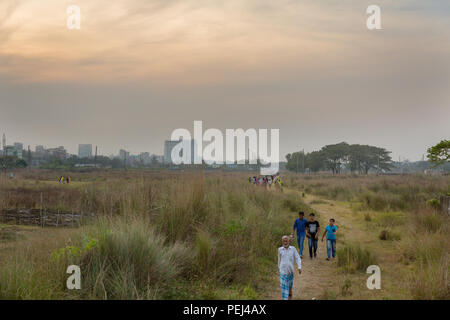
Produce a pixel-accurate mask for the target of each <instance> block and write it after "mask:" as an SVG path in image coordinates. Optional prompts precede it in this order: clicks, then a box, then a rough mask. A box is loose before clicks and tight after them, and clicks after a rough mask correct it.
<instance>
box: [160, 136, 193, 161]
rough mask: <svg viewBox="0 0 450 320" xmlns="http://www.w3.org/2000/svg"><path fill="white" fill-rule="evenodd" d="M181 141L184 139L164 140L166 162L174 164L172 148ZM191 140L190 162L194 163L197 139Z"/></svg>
mask: <svg viewBox="0 0 450 320" xmlns="http://www.w3.org/2000/svg"><path fill="white" fill-rule="evenodd" d="M181 141H182V140H178V141H177V140H175V141H174V140H166V141H165V142H164V163H165V164H172V163H173V160H172V150H173V148H174V147H175V146H176V145H177V144H179V143H180V142H181ZM190 141H191V143H190V147H191V161H190V164H194V159H195V157H194V156H195V154H194V150H195V148H194V146H195V144H196V142H195V140H190ZM183 151H184V150H183ZM183 151H182V152H183ZM182 152H181V154H180V156H183V154H182Z"/></svg>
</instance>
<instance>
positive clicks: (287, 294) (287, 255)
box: [278, 236, 302, 300]
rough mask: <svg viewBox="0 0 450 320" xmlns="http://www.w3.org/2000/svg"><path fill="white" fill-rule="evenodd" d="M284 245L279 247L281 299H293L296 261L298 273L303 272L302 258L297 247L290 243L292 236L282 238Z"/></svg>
mask: <svg viewBox="0 0 450 320" xmlns="http://www.w3.org/2000/svg"><path fill="white" fill-rule="evenodd" d="M281 242H282V244H283V245H282V246H281V247H280V248H278V270H279V272H280V288H281V299H282V300H291V299H292V288H293V286H294V271H295V266H294V262H295V263H296V264H297V268H298V273H299V274H301V273H302V260H301V258H300V256H299V254H298V252H297V249H295V247H293V246H291V245H289V243H290V238H289V237H288V236H283V237H282V238H281Z"/></svg>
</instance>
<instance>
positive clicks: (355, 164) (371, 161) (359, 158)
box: [348, 144, 392, 174]
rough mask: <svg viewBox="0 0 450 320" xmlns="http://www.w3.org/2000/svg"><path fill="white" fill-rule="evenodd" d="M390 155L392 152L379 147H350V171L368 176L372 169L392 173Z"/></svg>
mask: <svg viewBox="0 0 450 320" xmlns="http://www.w3.org/2000/svg"><path fill="white" fill-rule="evenodd" d="M390 153H391V152H390V151H387V150H386V149H383V148H379V147H374V146H369V145H359V144H353V145H350V147H349V158H348V159H349V168H350V171H352V172H354V171H358V172H359V173H365V174H368V173H369V170H370V169H376V170H378V171H381V170H385V171H390V169H391V168H392V158H391V156H390Z"/></svg>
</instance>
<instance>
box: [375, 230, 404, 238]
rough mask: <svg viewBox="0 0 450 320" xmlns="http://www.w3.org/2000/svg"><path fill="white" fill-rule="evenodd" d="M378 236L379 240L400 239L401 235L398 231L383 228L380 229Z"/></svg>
mask: <svg viewBox="0 0 450 320" xmlns="http://www.w3.org/2000/svg"><path fill="white" fill-rule="evenodd" d="M378 238H380V240H400V238H401V236H400V234H399V233H398V232H394V231H392V230H388V229H384V230H381V232H380V234H379V235H378Z"/></svg>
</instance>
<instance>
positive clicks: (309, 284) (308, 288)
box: [268, 188, 357, 300]
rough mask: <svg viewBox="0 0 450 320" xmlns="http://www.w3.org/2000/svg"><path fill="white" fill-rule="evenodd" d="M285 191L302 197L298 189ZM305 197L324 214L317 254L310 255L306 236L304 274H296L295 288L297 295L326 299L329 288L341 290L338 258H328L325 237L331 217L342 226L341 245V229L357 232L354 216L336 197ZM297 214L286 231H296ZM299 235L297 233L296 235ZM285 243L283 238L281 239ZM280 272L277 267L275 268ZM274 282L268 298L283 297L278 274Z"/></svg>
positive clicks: (295, 295) (295, 294) (299, 297)
mask: <svg viewBox="0 0 450 320" xmlns="http://www.w3.org/2000/svg"><path fill="white" fill-rule="evenodd" d="M284 192H289V193H296V194H297V195H298V196H299V197H300V196H301V194H300V193H299V192H298V191H294V190H290V189H286V188H285V189H284ZM302 200H303V201H304V202H305V203H306V204H307V205H309V206H310V207H312V208H313V209H314V211H315V212H317V213H319V215H320V219H319V220H320V235H319V242H318V249H317V258H313V259H310V257H309V250H308V241H307V240H308V239H307V238H306V239H305V243H304V249H303V259H302V274H301V275H299V274H298V272H297V273H295V276H294V289H293V299H294V300H297V299H301V300H311V299H322V298H323V295H324V293H325V292H326V290H332V291H334V292H336V291H338V288H339V286H340V285H341V284H340V283H339V281H340V276H339V274H338V271H337V266H336V264H337V262H336V260H335V259H331V261H327V260H325V259H326V257H327V248H326V239H325V240H324V242H322V241H321V237H322V234H323V231H324V230H325V227H326V225H327V224H328V221H329V219H330V218H334V219H336V225H337V226H338V227H339V230H338V245H339V237H340V235H339V231H342V229H345V231H346V233H348V232H353V233H354V232H357V230H354V229H353V228H352V226H351V224H350V219H349V218H348V215H349V214H350V211H349V209H348V208H347V207H345V206H341V205H339V204H338V203H336V202H335V201H329V200H323V199H320V198H319V197H316V196H313V195H306V196H305V197H304V198H302ZM308 214H309V212H308V213H307V212H305V217H306V218H308ZM295 218H297V217H296V214H292V216H290V217H289V218H287V219H286V234H290V233H291V232H292V225H293V223H294V219H295ZM341 234H342V233H341ZM294 237H295V235H294ZM291 245H295V247H297V240H296V238H295V239H294V240H293V243H292V244H291ZM280 246H281V240H280ZM297 249H298V248H297ZM274 271H275V272H277V270H274ZM274 282H275V283H276V284H277V287H276V288H274V289H273V290H271V291H272V292H270V293H269V294H268V299H274V300H280V299H281V290H280V287H279V276H278V273H277V275H276V279H274Z"/></svg>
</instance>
